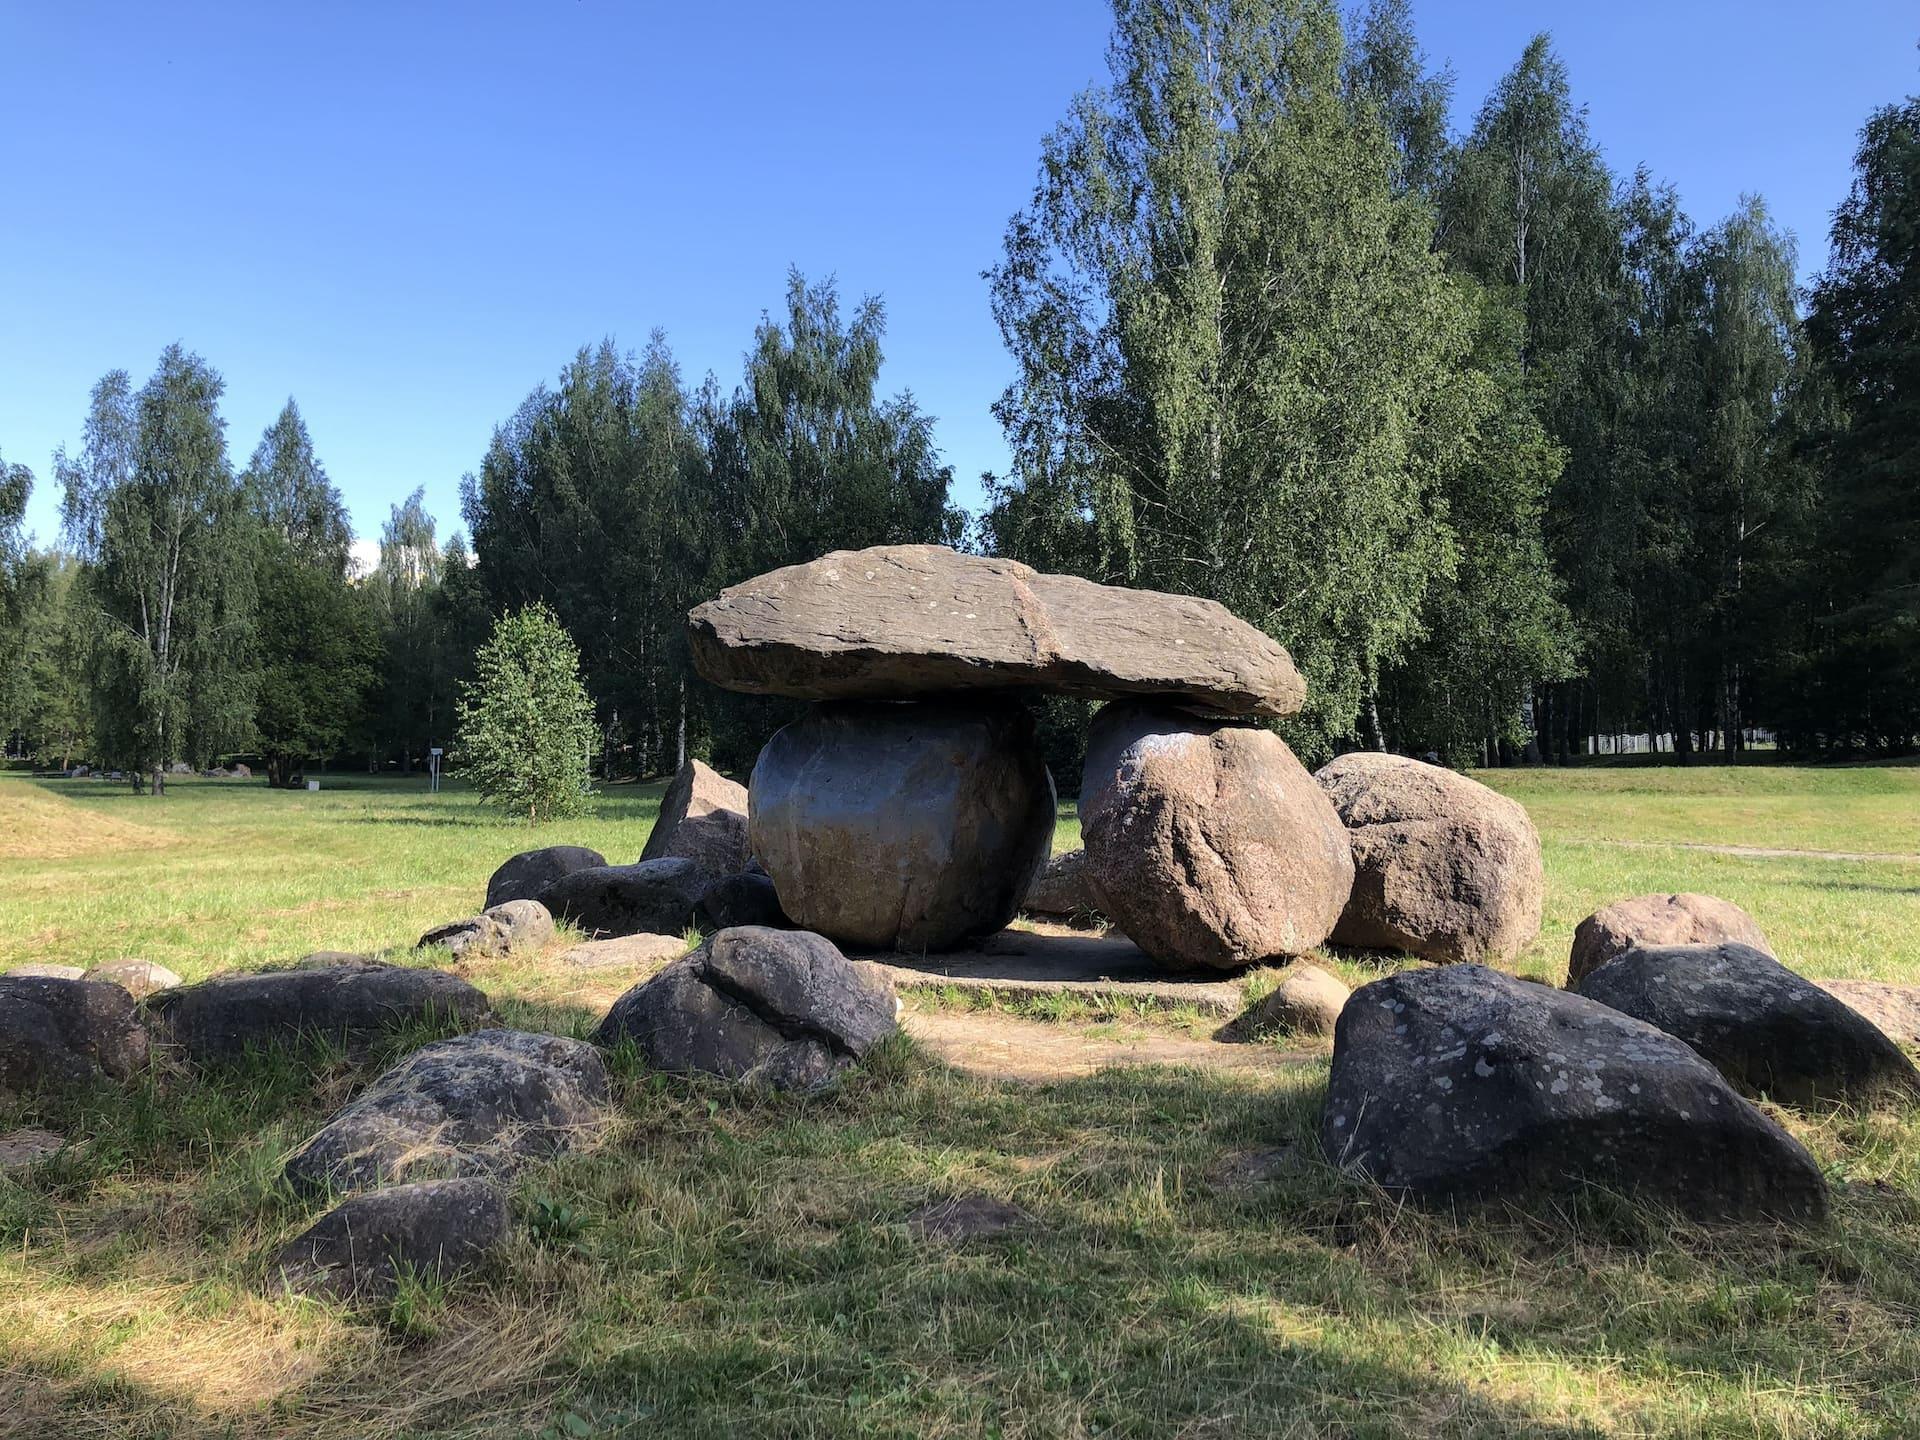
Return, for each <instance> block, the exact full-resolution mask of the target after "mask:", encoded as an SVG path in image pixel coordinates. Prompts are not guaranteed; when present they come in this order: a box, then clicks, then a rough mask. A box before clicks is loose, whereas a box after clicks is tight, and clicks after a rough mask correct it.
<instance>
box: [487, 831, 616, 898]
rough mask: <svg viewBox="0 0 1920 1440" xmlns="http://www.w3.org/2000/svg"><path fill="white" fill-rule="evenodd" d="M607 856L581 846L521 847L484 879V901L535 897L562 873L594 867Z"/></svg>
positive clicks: (594, 868) (569, 873)
mask: <svg viewBox="0 0 1920 1440" xmlns="http://www.w3.org/2000/svg"><path fill="white" fill-rule="evenodd" d="M606 863H607V857H606V856H604V855H602V854H601V853H600V852H599V851H598V850H589V849H588V848H587V847H586V846H584V845H548V846H546V847H545V848H544V849H540V850H523V851H521V852H520V853H519V854H518V855H515V856H514V857H513V858H512V859H510V860H508V861H507V862H506V863H505V864H503V865H502V866H501V867H500V868H499V869H498V870H496V871H494V872H493V875H492V876H491V877H490V878H489V879H488V881H487V904H486V908H487V909H489V910H491V909H492V908H493V907H494V906H495V905H504V904H505V903H506V902H507V901H509V900H537V899H539V898H540V892H541V891H542V890H544V889H546V888H547V886H549V885H551V884H552V883H553V882H554V881H556V880H558V879H559V878H560V877H561V876H562V875H571V874H572V873H573V872H574V871H576V870H597V869H599V868H600V867H601V866H603V865H605V864H606Z"/></svg>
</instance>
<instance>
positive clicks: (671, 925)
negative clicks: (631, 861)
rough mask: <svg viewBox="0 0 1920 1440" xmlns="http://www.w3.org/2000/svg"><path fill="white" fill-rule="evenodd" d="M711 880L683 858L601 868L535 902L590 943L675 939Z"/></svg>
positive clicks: (564, 879) (569, 879)
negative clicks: (627, 938)
mask: <svg viewBox="0 0 1920 1440" xmlns="http://www.w3.org/2000/svg"><path fill="white" fill-rule="evenodd" d="M712 878H713V877H712V876H710V875H708V874H707V872H706V871H705V870H704V869H702V868H701V866H700V865H699V864H698V862H696V861H693V860H687V859H682V858H663V859H659V860H642V861H641V862H640V863H639V864H638V865H601V866H596V867H595V868H593V869H591V870H575V871H573V872H572V873H570V874H567V875H562V876H561V877H560V878H559V879H558V880H556V881H554V882H553V883H552V884H551V885H549V886H547V888H546V889H544V890H542V891H541V892H540V894H539V895H538V897H536V898H538V900H539V901H540V903H541V904H542V905H545V906H546V907H547V909H548V910H549V911H551V912H552V913H553V918H554V919H555V920H563V921H566V922H567V923H569V924H571V925H573V926H575V927H577V928H578V929H580V930H582V931H584V932H585V933H586V935H587V936H588V938H590V939H605V938H607V937H609V936H618V935H639V934H643V933H644V934H650V935H675V934H678V933H679V932H680V931H682V930H684V929H686V928H687V926H689V925H691V924H692V923H693V910H694V906H696V905H697V904H699V903H700V894H701V892H702V891H703V890H705V889H706V887H707V885H708V883H709V882H710V881H711V880H712Z"/></svg>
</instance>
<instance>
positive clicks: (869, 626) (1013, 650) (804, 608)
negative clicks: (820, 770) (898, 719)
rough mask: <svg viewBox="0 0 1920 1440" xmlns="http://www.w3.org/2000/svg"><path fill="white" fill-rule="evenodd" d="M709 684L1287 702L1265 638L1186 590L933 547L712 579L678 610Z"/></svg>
mask: <svg viewBox="0 0 1920 1440" xmlns="http://www.w3.org/2000/svg"><path fill="white" fill-rule="evenodd" d="M687 630H688V638H689V641H690V643H691V645H692V649H693V663H694V665H695V667H696V668H698V670H699V671H700V673H701V674H702V675H704V676H706V678H707V679H709V680H711V681H712V682H713V683H714V684H716V685H719V686H722V687H724V688H726V689H728V690H742V691H746V692H747V693H749V694H755V695H787V696H792V697H793V698H795V699H800V700H890V699H898V698H900V697H902V696H908V695H928V694H936V693H939V692H942V691H959V690H1004V689H1010V688H1028V689H1038V690H1047V691H1052V692H1054V693H1056V694H1063V695H1088V696H1093V697H1095V698H1100V699H1106V698H1111V697H1115V696H1128V695H1149V696H1164V697H1170V698H1176V699H1181V700H1185V701H1188V702H1191V703H1194V704H1198V705H1204V706H1207V707H1208V708H1210V709H1213V710H1217V711H1221V712H1224V713H1226V714H1232V715H1291V714H1293V713H1294V712H1295V711H1296V710H1298V709H1299V708H1300V706H1301V704H1302V702H1303V701H1304V700H1305V699H1306V693H1307V687H1306V682H1305V681H1303V680H1302V679H1301V678H1300V672H1299V671H1298V670H1297V669H1295V668H1294V664H1293V658H1292V657H1291V656H1289V655H1288V654H1287V652H1286V651H1285V650H1284V649H1283V648H1282V647H1281V646H1280V645H1279V644H1277V643H1276V642H1275V641H1273V640H1272V639H1270V638H1269V637H1268V636H1266V635H1264V634H1262V633H1261V632H1260V631H1258V630H1256V629H1254V627H1253V626H1251V625H1249V624H1247V623H1246V622H1245V621H1243V620H1240V619H1238V618H1236V617H1235V616H1234V615H1233V614H1232V613H1231V612H1230V611H1228V610H1227V609H1226V607H1225V606H1222V605H1218V604H1216V603H1214V602H1213V601H1211V600H1199V599H1195V598H1194V597H1192V596H1190V595H1167V594H1162V593H1160V592H1158V591H1153V590H1128V589H1122V588H1121V587H1119V586H1114V585H1096V584H1095V583H1093V582H1092V581H1091V580H1081V579H1078V578H1076V577H1074V576H1070V575H1046V574H1042V573H1040V572H1039V571H1036V570H1032V569H1030V568H1028V567H1027V566H1025V565H1022V564H1019V563H1018V562H1017V561H1013V560H997V559H992V558H989V557H987V556H984V555H962V554H958V553H956V552H955V551H952V550H949V549H947V548H946V547H944V546H941V545H876V546H874V547H872V548H871V549H867V550H836V551H833V552H832V553H831V554H827V555H823V556H821V557H820V558H819V559H818V560H814V561H811V562H809V563H807V564H804V565H789V566H787V567H786V568H785V569H781V570H774V571H771V572H769V573H767V574H765V575H761V576H758V577H757V578H755V579H752V580H748V581H745V582H743V583H741V584H739V585H734V586H731V587H729V588H728V589H725V590H722V591H721V592H720V594H719V596H718V597H717V598H715V599H713V600H709V601H708V602H707V603H706V604H704V605H701V606H699V607H698V608H696V609H695V610H694V611H693V613H692V614H691V615H690V616H689V617H688V622H687Z"/></svg>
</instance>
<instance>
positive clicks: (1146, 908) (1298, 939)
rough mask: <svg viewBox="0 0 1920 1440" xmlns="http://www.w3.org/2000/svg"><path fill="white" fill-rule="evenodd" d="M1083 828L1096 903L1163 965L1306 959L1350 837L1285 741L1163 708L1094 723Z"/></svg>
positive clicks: (1121, 711)
mask: <svg viewBox="0 0 1920 1440" xmlns="http://www.w3.org/2000/svg"><path fill="white" fill-rule="evenodd" d="M1080 831H1081V835H1082V837H1083V838H1084V839H1085V841H1086V866H1085V871H1084V875H1085V881H1086V886H1087V890H1088V892H1089V894H1090V896H1091V898H1092V899H1093V901H1094V903H1095V905H1097V906H1098V908H1099V909H1100V911H1101V912H1102V913H1103V914H1105V915H1108V916H1111V917H1112V919H1113V922H1114V923H1115V924H1116V925H1118V926H1119V927H1120V929H1121V931H1122V932H1123V933H1125V935H1126V936H1127V938H1128V939H1130V940H1132V941H1133V943H1134V944H1136V945H1138V946H1139V947H1140V948H1141V949H1142V950H1144V951H1146V953H1147V954H1148V955H1150V956H1152V957H1153V958H1154V959H1155V960H1157V961H1159V962H1160V963H1161V964H1163V965H1166V966H1169V967H1173V968H1188V967H1199V966H1206V967H1210V968H1213V969H1221V970H1229V969H1236V968H1239V967H1241V966H1245V965H1254V964H1258V963H1260V962H1262V961H1267V960H1275V959H1280V958H1291V957H1293V956H1296V955H1303V954H1305V953H1306V952H1307V951H1309V950H1312V949H1313V948H1314V947H1315V946H1317V945H1319V944H1320V943H1321V942H1322V941H1324V940H1325V939H1326V938H1327V937H1328V936H1329V935H1330V934H1332V933H1333V927H1334V924H1335V922H1336V921H1338V920H1339V918H1340V912H1341V911H1342V910H1343V909H1344V908H1345V907H1346V903H1347V896H1348V895H1349V894H1350V893H1351V892H1352V889H1353V851H1352V847H1351V846H1350V845H1349V844H1348V841H1347V832H1346V830H1345V829H1344V828H1342V826H1341V824H1340V817H1339V816H1338V815H1337V814H1335V813H1334V809H1333V805H1332V803H1331V802H1330V801H1329V800H1328V799H1327V797H1326V795H1325V794H1324V793H1323V792H1322V791H1321V789H1320V787H1319V786H1318V785H1316V784H1314V781H1313V776H1312V775H1310V774H1308V773H1307V769H1306V767H1305V766H1304V765H1302V764H1301V763H1300V762H1299V761H1298V760H1297V759H1295V758H1294V754H1293V751H1291V750H1290V749H1288V748H1287V743H1286V742H1285V741H1284V740H1282V739H1281V738H1280V737H1279V736H1278V735H1275V734H1274V733H1273V732H1272V731H1270V730H1263V729H1261V728H1259V727H1258V726H1254V725H1246V724H1241V723H1237V722H1234V721H1227V720H1218V719H1209V718H1205V717H1201V716H1197V715H1194V714H1192V713H1191V712H1189V711H1185V710H1179V709H1175V708H1172V707H1170V706H1165V705H1148V704H1140V703H1133V702H1127V703H1121V704H1114V705H1109V706H1107V707H1106V708H1105V709H1104V710H1102V711H1101V712H1100V714H1099V715H1098V716H1097V717H1096V718H1095V719H1094V722H1093V728H1092V730H1091V732H1090V733H1089V735H1088V737H1087V760H1086V768H1085V770H1084V771H1083V772H1082V777H1081V786H1080Z"/></svg>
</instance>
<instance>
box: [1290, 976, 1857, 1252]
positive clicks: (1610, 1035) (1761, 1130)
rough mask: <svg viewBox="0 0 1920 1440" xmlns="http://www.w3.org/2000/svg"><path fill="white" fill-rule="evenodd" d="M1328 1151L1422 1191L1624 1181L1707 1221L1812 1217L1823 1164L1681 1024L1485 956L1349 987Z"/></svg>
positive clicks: (1497, 1192)
mask: <svg viewBox="0 0 1920 1440" xmlns="http://www.w3.org/2000/svg"><path fill="white" fill-rule="evenodd" d="M1320 1141H1321V1145H1322V1147H1323V1148H1324V1150H1325V1152H1326V1155H1327V1158H1328V1159H1329V1160H1331V1161H1332V1162H1333V1163H1334V1164H1336V1165H1338V1166H1340V1167H1342V1168H1343V1169H1346V1170H1348V1171H1349V1172H1351V1173H1354V1174H1357V1175H1363V1176H1366V1177H1369V1178H1371V1179H1372V1180H1374V1181H1376V1182H1378V1183H1379V1184H1380V1185H1382V1186H1384V1187H1386V1188H1387V1189H1388V1190H1391V1191H1394V1192H1396V1193H1399V1194H1404V1195H1407V1196H1408V1197H1410V1198H1413V1199H1416V1200H1420V1201H1424V1202H1430V1203H1440V1204H1445V1203H1449V1202H1453V1201H1457V1200H1477V1199H1493V1200H1502V1199H1524V1198H1528V1197H1538V1196H1547V1197H1554V1196H1569V1195H1576V1194H1578V1193H1580V1192H1581V1191H1583V1190H1586V1189H1589V1188H1598V1189H1601V1190H1607V1191H1616V1192H1627V1193H1631V1194H1634V1195H1637V1196H1639V1197H1640V1198H1642V1199H1646V1200H1651V1201H1654V1202H1656V1203H1659V1204H1662V1205H1666V1206H1670V1207H1672V1208H1673V1209H1675V1210H1678V1211H1681V1212H1683V1213H1685V1214H1687V1215H1690V1216H1693V1217H1695V1218H1699V1219H1721V1218H1755V1217H1767V1218H1778V1219H1803V1218H1805V1219H1816V1218H1818V1217H1820V1216H1821V1215H1823V1214H1824V1213H1825V1211H1826V1205H1827V1186H1826V1181H1825V1179H1824V1177H1822V1175H1821V1173H1820V1167H1819V1165H1818V1164H1817V1163H1816V1162H1815V1161H1814V1159H1813V1157H1812V1156H1811V1155H1809V1154H1808V1153H1807V1152H1806V1150H1805V1149H1803V1148H1802V1147H1801V1145H1800V1143H1799V1142H1798V1141H1796V1140H1795V1139H1794V1138H1793V1137H1792V1136H1791V1135H1789V1134H1787V1132H1786V1131H1785V1130H1783V1129H1781V1128H1780V1126H1779V1125H1777V1124H1775V1123H1774V1121H1772V1120H1771V1119H1769V1118H1768V1117H1767V1116H1766V1115H1764V1114H1762V1113H1761V1112H1760V1111H1759V1110H1758V1109H1756V1108H1755V1107H1754V1106H1752V1105H1750V1104H1748V1103H1747V1102H1746V1101H1745V1100H1743V1099H1741V1098H1740V1096H1739V1095H1737V1094H1736V1093H1734V1091H1733V1089H1732V1087H1730V1086H1729V1085H1728V1084H1727V1082H1726V1081H1725V1080H1724V1079H1722V1078H1721V1076H1720V1073H1719V1072H1718V1071H1717V1070H1715V1069H1714V1068H1713V1067H1712V1066H1711V1065H1709V1064H1708V1063H1707V1062H1706V1061H1705V1060H1703V1059H1701V1058H1700V1056H1699V1055H1697V1054H1695V1053H1694V1052H1693V1050H1692V1049H1691V1048H1689V1047H1688V1046H1687V1045H1685V1044H1683V1043H1682V1042H1680V1041H1679V1040H1676V1039H1674V1038H1673V1037H1672V1036H1671V1035H1667V1034H1664V1033H1662V1032H1661V1031H1659V1030H1656V1029H1655V1028H1653V1027H1652V1026H1651V1025H1647V1024H1643V1023H1642V1022H1641V1021H1638V1020H1635V1019H1633V1018H1632V1017H1630V1016H1627V1015H1623V1014H1621V1013H1620V1012H1619V1011H1617V1010H1612V1009H1609V1008H1608V1007H1607V1006H1605V1005H1602V1004H1600V1003H1598V1002H1597V1001H1594V1000H1589V999H1587V998H1586V997H1585V996H1583V995H1577V994H1574V993H1572V992H1570V991H1565V990H1558V989H1554V988H1553V987H1550V986H1546V985H1536V984H1532V983H1530V982H1528V981H1525V980H1516V979H1515V978H1514V977H1512V976H1511V975H1505V974H1502V973H1501V972H1499V971H1497V970H1490V969H1487V968H1486V967H1484V966H1480V965H1447V966H1442V967H1440V968H1438V969H1420V970H1405V971H1401V972H1400V973H1399V974H1397V975H1389V976H1387V977H1386V978H1385V979H1383V980H1376V981H1375V982H1374V983H1373V984H1371V985H1365V986H1362V987H1361V988H1360V989H1358V990H1356V991H1355V992H1354V993H1353V998H1352V999H1351V1000H1349V1001H1348V1002H1347V1006H1346V1009H1345V1010H1343V1011H1342V1012H1341V1014H1340V1023H1339V1025H1338V1026H1337V1027H1336V1029H1335V1031H1334V1041H1333V1068H1332V1072H1331V1075H1330V1076H1329V1079H1328V1085H1327V1099H1326V1105H1325V1108H1324V1109H1323V1110H1322V1112H1321V1118H1320Z"/></svg>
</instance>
